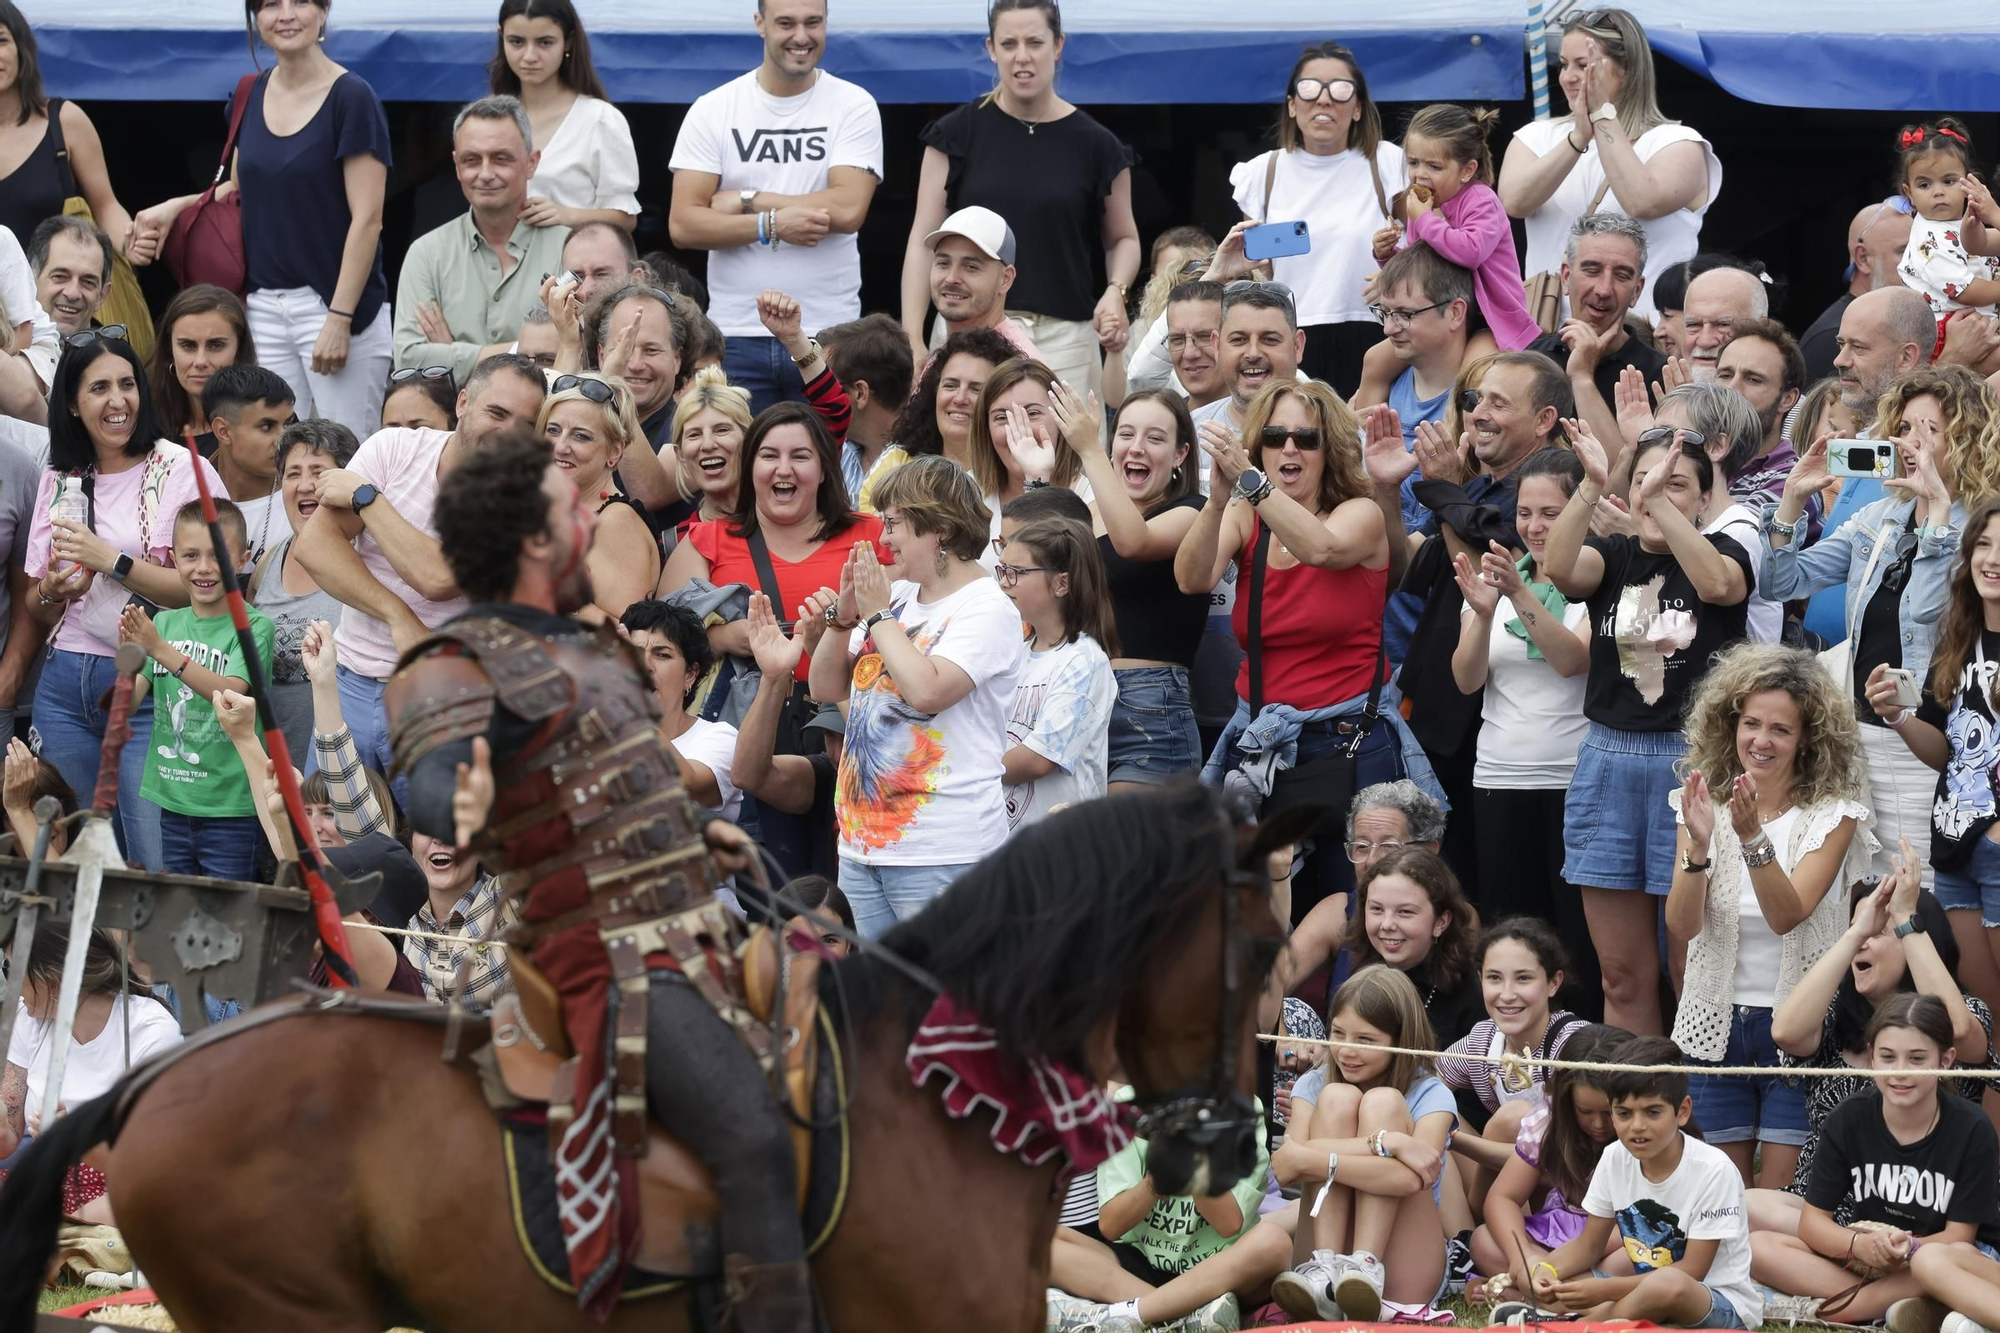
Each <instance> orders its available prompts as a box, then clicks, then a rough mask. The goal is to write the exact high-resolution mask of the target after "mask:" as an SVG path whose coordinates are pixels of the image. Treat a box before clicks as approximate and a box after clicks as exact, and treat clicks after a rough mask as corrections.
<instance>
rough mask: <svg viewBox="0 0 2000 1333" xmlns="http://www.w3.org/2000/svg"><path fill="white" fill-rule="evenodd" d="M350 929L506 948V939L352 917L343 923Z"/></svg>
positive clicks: (473, 946)
mask: <svg viewBox="0 0 2000 1333" xmlns="http://www.w3.org/2000/svg"><path fill="white" fill-rule="evenodd" d="M341 924H342V925H345V926H347V927H348V928H349V929H350V930H352V929H357V928H358V929H361V930H372V931H374V932H375V933H376V934H378V935H402V936H405V937H407V938H409V939H413V940H431V941H433V942H435V943H438V944H464V945H469V946H471V947H472V948H474V949H477V950H480V951H481V952H484V951H485V950H487V949H504V948H506V947H507V942H506V941H505V940H482V939H478V938H476V937H474V936H471V935H441V934H439V933H438V932H436V931H434V930H405V929H403V928H402V927H400V926H378V925H376V924H375V923H374V922H373V921H356V920H354V919H352V918H351V917H350V918H348V919H347V920H345V921H343V922H342V923H341Z"/></svg>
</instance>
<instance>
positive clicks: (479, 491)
mask: <svg viewBox="0 0 2000 1333" xmlns="http://www.w3.org/2000/svg"><path fill="white" fill-rule="evenodd" d="M549 458H550V454H549V442H548V440H547V439H545V438H544V437H542V436H540V435H537V434H535V433H534V429H533V428H532V427H531V426H529V425H527V424H526V423H516V424H514V425H512V426H509V427H507V428H506V429H505V430H502V431H500V432H499V433H498V434H497V435H495V436H494V437H492V438H491V439H489V440H487V441H486V442H485V443H484V444H482V445H481V446H480V447H479V448H477V449H474V450H472V451H471V452H470V453H469V454H468V455H467V456H466V458H465V459H464V460H463V461H462V462H460V463H459V464H458V466H457V467H454V468H453V469H452V470H451V471H450V472H447V473H446V474H445V478H444V480H443V481H442V482H440V483H439V484H438V494H437V507H436V510H435V512H434V514H433V519H434V521H435V522H436V524H437V535H438V544H439V545H440V546H442V547H443V548H444V560H445V563H446V564H447V565H449V566H451V576H452V578H454V579H456V580H457V581H458V588H459V591H460V592H462V593H464V594H465V595H466V596H467V597H469V598H471V599H472V600H473V601H475V602H504V601H506V600H507V599H508V598H509V597H510V596H512V594H513V591H514V581H515V579H516V578H517V577H518V576H519V574H520V570H521V543H522V542H524V541H526V540H527V539H528V538H530V537H532V536H534V535H535V534H536V533H538V532H542V531H545V530H546V529H547V528H548V525H549V497H548V492H546V491H544V490H543V489H542V478H543V476H544V475H545V474H546V473H547V472H548V470H549Z"/></svg>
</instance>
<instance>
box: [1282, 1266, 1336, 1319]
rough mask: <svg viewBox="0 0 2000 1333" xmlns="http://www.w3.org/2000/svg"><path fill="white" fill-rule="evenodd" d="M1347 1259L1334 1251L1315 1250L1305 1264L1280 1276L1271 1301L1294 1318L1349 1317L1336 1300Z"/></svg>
mask: <svg viewBox="0 0 2000 1333" xmlns="http://www.w3.org/2000/svg"><path fill="white" fill-rule="evenodd" d="M1343 1258H1344V1256H1342V1255H1339V1254H1336V1253H1335V1252H1334V1251H1332V1250H1314V1251H1313V1252H1312V1257H1311V1258H1309V1259H1307V1260H1306V1261H1305V1262H1304V1263H1302V1264H1300V1265H1299V1266H1298V1267H1296V1268H1293V1269H1290V1270H1288V1271H1286V1272H1283V1273H1280V1274H1278V1276H1277V1277H1276V1278H1275V1279H1274V1280H1273V1281H1272V1283H1271V1299H1272V1300H1274V1301H1276V1302H1277V1303H1278V1304H1279V1306H1280V1307H1281V1308H1283V1310H1284V1312H1285V1313H1286V1314H1288V1315H1290V1316H1291V1317H1292V1318H1294V1319H1342V1318H1345V1316H1344V1315H1342V1314H1341V1312H1340V1306H1339V1305H1338V1304H1337V1303H1336V1302H1335V1301H1334V1299H1333V1284H1334V1283H1335V1282H1337V1281H1339V1280H1340V1275H1341V1273H1342V1272H1343V1271H1345V1270H1344V1269H1343V1267H1342V1262H1343Z"/></svg>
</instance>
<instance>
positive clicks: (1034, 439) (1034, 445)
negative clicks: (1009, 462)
mask: <svg viewBox="0 0 2000 1333" xmlns="http://www.w3.org/2000/svg"><path fill="white" fill-rule="evenodd" d="M1000 416H1001V419H1002V420H1003V421H1004V422H1005V423H1006V426H1007V453H1008V455H1009V456H1010V457H1011V458H1013V460H1014V468H1015V470H1016V471H1018V472H1019V473H1020V474H1021V476H1022V477H1023V478H1024V479H1025V480H1027V481H1047V480H1048V479H1049V478H1050V477H1052V476H1054V475H1055V470H1056V446H1055V444H1054V443H1053V442H1052V441H1051V440H1050V439H1049V437H1048V432H1047V431H1045V430H1043V429H1042V427H1041V425H1040V424H1039V423H1037V424H1035V425H1033V426H1031V425H1029V423H1028V416H1027V413H1025V412H1019V411H1014V410H1011V409H1007V408H1002V409H1001V412H1000Z"/></svg>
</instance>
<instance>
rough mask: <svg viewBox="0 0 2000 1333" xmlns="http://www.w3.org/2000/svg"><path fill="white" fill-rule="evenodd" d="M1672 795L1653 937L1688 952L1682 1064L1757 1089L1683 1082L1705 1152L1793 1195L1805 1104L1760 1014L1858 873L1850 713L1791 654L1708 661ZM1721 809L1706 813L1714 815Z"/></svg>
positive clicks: (1767, 647)
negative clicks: (1713, 1070)
mask: <svg viewBox="0 0 2000 1333" xmlns="http://www.w3.org/2000/svg"><path fill="white" fill-rule="evenodd" d="M1687 741H1688V749H1687V755H1686V757H1685V758H1684V759H1682V760H1681V761H1680V762H1679V771H1680V772H1681V773H1682V774H1683V775H1684V778H1685V782H1684V783H1683V785H1682V787H1681V789H1680V790H1679V791H1677V792H1674V793H1672V794H1671V795H1670V796H1669V798H1668V803H1669V804H1670V805H1672V806H1673V808H1674V811H1675V815H1676V818H1677V819H1678V821H1679V823H1680V830H1679V839H1678V845H1677V847H1676V858H1677V864H1676V866H1675V869H1674V878H1673V888H1672V889H1671V890H1670V891H1669V892H1668V894H1667V906H1666V921H1667V930H1668V932H1669V933H1670V934H1671V936H1672V937H1673V940H1674V941H1675V943H1676V944H1679V943H1683V942H1685V944H1686V945H1687V973H1686V977H1685V980H1684V982H1683V985H1682V990H1681V1002H1680V1007H1679V1010H1678V1012H1677V1013H1676V1015H1675V1018H1674V1032H1673V1039H1674V1043H1675V1045H1677V1046H1679V1047H1680V1049H1681V1050H1682V1051H1683V1052H1684V1053H1685V1054H1686V1056H1687V1060H1688V1064H1689V1066H1690V1067H1693V1066H1695V1065H1697V1064H1702V1063H1706V1064H1723V1065H1759V1066H1767V1067H1769V1068H1770V1069H1771V1071H1772V1072H1771V1074H1770V1075H1768V1076H1758V1077H1755V1078H1705V1077H1697V1078H1695V1080H1694V1083H1693V1088H1692V1094H1693V1097H1694V1105H1695V1113H1696V1115H1697V1116H1699V1118H1700V1121H1701V1125H1702V1128H1703V1130H1704V1131H1705V1137H1706V1139H1707V1140H1708V1142H1710V1143H1712V1144H1714V1145H1715V1146H1717V1147H1719V1148H1721V1149H1722V1150H1723V1152H1725V1153H1727V1154H1728V1155H1729V1158H1730V1160H1732V1161H1734V1162H1735V1163H1736V1165H1737V1167H1738V1169H1739V1170H1740V1171H1741V1172H1742V1174H1743V1179H1744V1183H1746V1184H1748V1183H1750V1165H1751V1158H1752V1156H1753V1155H1755V1154H1756V1153H1757V1151H1758V1147H1759V1145H1761V1146H1762V1149H1763V1152H1762V1167H1761V1169H1760V1171H1759V1173H1758V1177H1757V1181H1756V1183H1757V1184H1758V1185H1760V1186H1762V1187H1764V1188H1767V1189H1782V1188H1784V1187H1785V1186H1786V1185H1788V1184H1790V1183H1791V1179H1792V1176H1793V1174H1794V1170H1795V1168H1796V1167H1797V1166H1798V1160H1799V1150H1800V1148H1801V1147H1803V1146H1804V1144H1805V1142H1806V1140H1807V1138H1808V1137H1809V1136H1810V1133H1811V1131H1810V1129H1809V1127H1808V1121H1807V1116H1806V1105H1805V1094H1804V1092H1802V1091H1801V1090H1800V1089H1799V1088H1798V1087H1796V1086H1794V1085H1793V1084H1791V1083H1789V1082H1787V1081H1786V1080H1784V1079H1782V1078H1780V1077H1779V1076H1778V1071H1777V1066H1778V1050H1777V1047H1776V1046H1775V1045H1774V1044H1773V1042H1772V1037H1771V1016H1772V1010H1773V1009H1775V1008H1776V1006H1777V1005H1778V1003H1779V1002H1780V1001H1782V1000H1783V999H1784V998H1785V996H1786V995H1788V994H1789V993H1790V992H1791V989H1792V987H1793V986H1795V985H1797V984H1798V981H1799V978H1800V977H1801V976H1802V975H1803V974H1804V973H1805V971H1806V969H1807V968H1809V967H1811V966H1812V965H1813V964H1814V963H1815V962H1817V961H1818V960H1819V956H1820V955H1821V954H1823V953H1825V952H1826V951H1827V949H1828V948H1830V947H1831V946H1832V945H1833V943H1834V942H1835V941H1836V940H1838V939H1839V938H1840V936H1841V934H1842V932H1843V931H1845V930H1846V928H1847V907H1846V900H1845V898H1844V897H1843V895H1841V894H1837V893H1833V892H1830V890H1831V889H1832V887H1833V886H1834V885H1835V884H1836V883H1839V884H1849V883H1852V882H1853V881H1854V880H1856V879H1859V878H1861V877H1862V875H1864V874H1865V873H1866V871H1867V865H1868V857H1869V855H1870V853H1871V852H1872V850H1873V845H1874V838H1873V836H1872V835H1870V834H1868V833H1867V832H1866V831H1865V829H1864V827H1863V826H1864V825H1865V824H1866V823H1867V822H1868V820H1869V813H1868V807H1867V806H1866V805H1864V804H1863V803H1862V801H1861V796H1862V793H1863V790H1864V776H1863V773H1864V770H1863V766H1862V761H1861V757H1860V756H1861V737H1860V733H1859V729H1858V726H1857V724H1856V722H1855V720H1854V701H1853V699H1852V698H1851V697H1849V696H1848V694H1847V693H1846V692H1845V691H1844V690H1842V689H1841V687H1839V686H1838V685H1836V684H1834V681H1833V677H1832V676H1830V675H1828V674H1827V673H1826V670H1825V669H1824V668H1823V667H1821V665H1820V664H1819V661H1818V659H1816V658H1815V657H1814V656H1813V655H1812V654H1811V653H1809V652H1806V651H1805V650H1803V649H1799V648H1785V647H1780V646H1778V645H1775V644H1754V643H1745V644H1737V645H1736V646H1734V647H1731V648H1728V649H1725V650H1724V651H1722V652H1720V653H1718V654H1716V656H1715V659H1714V663H1713V665H1712V666H1711V667H1710V668H1709V672H1708V674H1707V675H1706V676H1704V677H1703V678H1702V681H1701V683H1700V685H1699V686H1697V687H1696V690H1695V693H1694V695H1693V696H1692V697H1691V698H1690V699H1689V701H1688V711H1687ZM1718 807H1719V808H1718Z"/></svg>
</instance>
